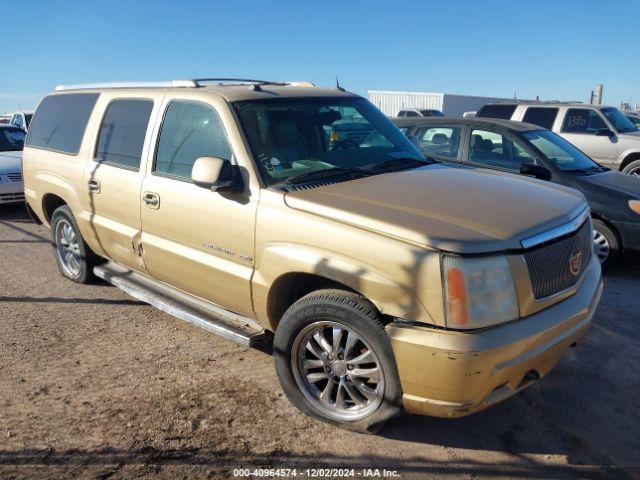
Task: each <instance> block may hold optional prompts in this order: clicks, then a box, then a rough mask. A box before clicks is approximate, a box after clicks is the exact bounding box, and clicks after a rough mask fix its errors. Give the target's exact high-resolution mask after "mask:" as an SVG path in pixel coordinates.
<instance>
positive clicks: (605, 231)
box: [593, 219, 620, 270]
mask: <svg viewBox="0 0 640 480" xmlns="http://www.w3.org/2000/svg"><path fill="white" fill-rule="evenodd" d="M593 247H594V252H595V254H596V256H597V257H598V260H600V264H601V265H602V269H603V270H606V269H608V268H610V267H611V266H612V265H614V264H615V263H616V261H617V260H618V257H619V256H620V242H619V240H618V236H617V235H616V233H615V232H614V231H613V230H612V229H611V227H609V225H607V224H606V223H605V222H603V221H602V220H596V219H594V220H593Z"/></svg>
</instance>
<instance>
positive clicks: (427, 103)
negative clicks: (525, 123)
mask: <svg viewBox="0 0 640 480" xmlns="http://www.w3.org/2000/svg"><path fill="white" fill-rule="evenodd" d="M367 93H368V95H369V101H370V102H371V103H373V104H374V105H375V106H376V107H378V108H379V109H380V110H382V112H383V113H384V114H385V115H387V116H395V115H397V114H398V111H399V110H401V109H403V108H434V109H436V110H440V111H441V112H442V113H444V114H445V115H446V116H448V117H462V114H463V113H464V112H469V111H477V110H479V109H480V108H481V107H482V106H483V105H485V104H487V103H493V102H504V101H510V100H511V101H512V100H513V99H512V98H494V97H474V96H470V95H451V94H450V93H427V92H392V91H382V90H369V91H368V92H367Z"/></svg>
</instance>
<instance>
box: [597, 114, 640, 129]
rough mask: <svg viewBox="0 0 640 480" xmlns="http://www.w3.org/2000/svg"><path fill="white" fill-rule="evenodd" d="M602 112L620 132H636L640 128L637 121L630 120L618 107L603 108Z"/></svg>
mask: <svg viewBox="0 0 640 480" xmlns="http://www.w3.org/2000/svg"><path fill="white" fill-rule="evenodd" d="M602 113H604V115H605V117H607V118H608V119H609V121H610V122H611V123H613V126H614V127H615V129H616V130H617V131H618V133H628V132H635V131H636V130H638V128H637V127H636V125H635V123H633V122H632V121H630V120H629V119H628V118H627V117H625V116H624V114H623V113H622V112H621V111H620V110H618V109H617V108H603V109H602Z"/></svg>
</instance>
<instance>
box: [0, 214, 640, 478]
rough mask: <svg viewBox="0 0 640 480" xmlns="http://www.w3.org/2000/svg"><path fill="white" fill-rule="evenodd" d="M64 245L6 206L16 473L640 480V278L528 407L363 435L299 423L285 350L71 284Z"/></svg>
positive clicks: (619, 282)
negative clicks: (243, 471)
mask: <svg viewBox="0 0 640 480" xmlns="http://www.w3.org/2000/svg"><path fill="white" fill-rule="evenodd" d="M48 238H49V232H48V230H47V229H45V228H43V227H39V226H37V225H35V224H33V223H31V222H30V220H28V218H27V216H26V213H25V212H24V210H23V209H22V207H12V208H7V207H3V208H2V209H1V210H0V477H2V478H34V477H37V478H43V477H45V478H103V479H106V478H138V477H146V478H157V477H160V478H187V477H188V478H192V477H196V478H198V477H202V478H207V477H208V478H220V477H227V476H231V475H232V474H233V469H234V468H238V467H248V468H254V467H256V468H258V467H267V468H274V467H278V468H280V467H281V468H297V469H298V476H303V475H305V474H306V473H307V472H305V471H304V469H307V468H317V467H341V468H355V469H356V470H355V474H356V476H357V475H358V473H363V472H362V471H361V470H360V469H361V468H379V469H382V468H386V469H387V470H396V471H397V472H398V474H399V475H401V476H402V478H414V477H415V478H417V477H420V478H424V477H427V478H428V477H445V478H447V477H448V478H460V477H467V478H478V477H487V478H489V477H490V478H542V477H544V478H548V477H553V478H640V375H639V374H638V372H639V371H640V324H639V321H640V303H639V302H638V296H639V295H640V268H638V267H637V266H636V267H626V268H621V269H620V270H618V271H616V272H614V273H613V274H611V275H609V276H607V277H606V279H605V292H604V296H603V299H602V303H601V304H600V308H599V310H598V312H597V314H596V318H595V324H594V326H593V328H592V329H591V331H590V333H589V334H588V336H587V338H586V339H585V341H583V342H582V343H581V344H579V345H578V346H577V347H576V348H574V349H571V350H570V351H569V352H568V353H567V355H566V356H565V357H564V358H563V360H562V361H561V363H560V364H559V365H558V367H557V368H556V369H555V370H554V371H553V372H552V373H551V374H550V375H549V376H548V377H546V378H544V379H543V380H542V381H540V382H538V383H537V384H535V385H533V386H532V387H530V388H529V389H527V390H526V391H524V392H523V393H521V394H520V395H517V396H516V397H514V398H512V399H510V400H508V401H506V402H504V403H502V404H500V405H497V406H495V407H493V408H491V409H489V410H487V411H484V412H481V413H478V414H475V415H473V416H471V417H467V418H462V419H456V420H443V419H434V418H426V417H417V416H404V417H401V418H399V419H397V420H394V421H393V422H391V424H390V425H389V426H388V427H387V428H385V429H384V430H383V431H382V432H381V433H379V434H378V435H361V434H356V433H353V432H348V431H345V430H341V429H338V428H335V427H332V426H329V425H326V424H324V423H321V422H318V421H315V420H312V419H310V418H307V417H306V416H304V415H302V414H301V413H299V412H298V411H297V410H296V409H295V408H294V407H293V406H292V405H291V404H290V403H289V402H288V401H287V399H286V398H284V396H283V393H282V391H281V389H280V386H279V384H278V382H277V379H276V375H275V372H274V368H273V361H272V359H271V358H270V357H269V356H268V355H266V354H264V353H262V352H259V351H256V350H251V349H248V348H246V347H242V346H238V345H235V344H233V343H231V342H229V341H226V340H224V339H222V338H218V337H216V336H214V335H212V334H209V333H207V332H204V331H202V330H199V329H197V328H195V327H192V326H190V325H188V324H185V323H183V322H180V321H178V320H175V319H173V318H171V317H169V316H168V315H166V314H164V313H162V312H159V311H158V310H155V309H154V308H152V307H150V306H148V305H145V304H143V303H140V302H138V301H135V300H133V299H131V298H130V297H128V296H127V295H126V294H124V293H122V292H121V291H119V290H117V289H116V288H114V287H111V286H109V285H106V284H99V285H92V286H84V285H77V284H74V283H72V282H69V281H65V280H63V279H62V277H60V275H59V274H58V271H57V269H56V266H55V263H54V259H53V256H52V254H51V248H50V246H49V240H48ZM309 473H313V472H309Z"/></svg>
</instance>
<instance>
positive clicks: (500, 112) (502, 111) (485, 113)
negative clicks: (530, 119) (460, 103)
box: [476, 105, 516, 120]
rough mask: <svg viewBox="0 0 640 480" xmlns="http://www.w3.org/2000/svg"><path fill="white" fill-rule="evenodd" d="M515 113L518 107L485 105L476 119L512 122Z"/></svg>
mask: <svg viewBox="0 0 640 480" xmlns="http://www.w3.org/2000/svg"><path fill="white" fill-rule="evenodd" d="M515 111H516V105H485V106H484V107H482V108H481V109H480V110H479V111H478V113H477V115H476V117H486V118H502V119H505V120H510V119H511V116H512V115H513V112H515Z"/></svg>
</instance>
